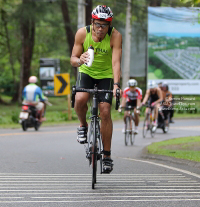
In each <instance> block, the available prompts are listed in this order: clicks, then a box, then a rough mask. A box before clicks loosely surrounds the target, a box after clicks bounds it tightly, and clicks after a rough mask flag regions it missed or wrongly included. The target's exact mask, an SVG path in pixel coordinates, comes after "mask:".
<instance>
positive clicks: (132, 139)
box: [130, 120, 135, 145]
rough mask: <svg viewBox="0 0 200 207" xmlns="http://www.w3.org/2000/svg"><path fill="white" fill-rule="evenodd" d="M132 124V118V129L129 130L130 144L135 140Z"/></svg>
mask: <svg viewBox="0 0 200 207" xmlns="http://www.w3.org/2000/svg"><path fill="white" fill-rule="evenodd" d="M133 125H134V120H132V131H131V132H130V142H131V145H133V144H134V142H135V133H133Z"/></svg>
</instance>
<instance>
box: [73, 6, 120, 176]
mask: <svg viewBox="0 0 200 207" xmlns="http://www.w3.org/2000/svg"><path fill="white" fill-rule="evenodd" d="M112 19H113V13H112V11H111V9H110V8H109V7H107V6H101V5H99V6H97V7H96V8H95V9H94V10H93V11H92V21H91V25H90V26H87V27H83V28H80V29H79V30H78V31H77V33H76V36H75V43H74V47H73V50H72V56H71V60H70V61H71V65H72V66H74V67H80V68H79V74H78V79H77V82H76V87H79V88H86V89H89V88H94V84H98V88H99V89H106V90H113V95H114V96H115V95H116V89H117V88H120V84H119V83H120V71H121V68H120V67H121V66H120V62H121V54H122V35H121V34H120V33H119V32H118V31H117V30H116V29H115V28H114V27H111V22H112ZM90 45H92V46H93V47H94V61H93V63H92V66H91V67H87V66H86V65H85V64H84V63H87V62H88V58H89V53H88V52H87V50H88V47H89V46H90ZM113 80H114V82H113ZM120 93H121V90H120ZM88 100H89V94H88V93H77V94H76V97H75V111H76V113H77V115H78V118H79V121H80V127H79V128H78V136H77V141H78V142H79V143H81V144H84V143H86V142H87V131H88V124H87V121H86V112H87V110H88V107H87V102H88ZM99 103H100V104H99V110H100V116H101V135H102V141H103V148H104V159H103V171H104V172H107V173H109V172H111V171H112V169H113V163H112V162H113V160H112V159H111V158H110V155H111V138H112V120H111V104H112V95H111V94H101V95H100V96H99Z"/></svg>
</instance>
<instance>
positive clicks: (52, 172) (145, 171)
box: [0, 119, 200, 207]
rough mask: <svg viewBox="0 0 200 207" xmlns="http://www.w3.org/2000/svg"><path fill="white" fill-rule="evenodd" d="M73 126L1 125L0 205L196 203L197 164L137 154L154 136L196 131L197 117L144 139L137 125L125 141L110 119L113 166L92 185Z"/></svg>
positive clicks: (199, 196) (165, 206)
mask: <svg viewBox="0 0 200 207" xmlns="http://www.w3.org/2000/svg"><path fill="white" fill-rule="evenodd" d="M140 126H142V124H141V125H140ZM76 128H77V125H74V124H73V125H71V124H70V125H66V126H55V127H41V128H40V130H39V131H38V132H35V131H34V129H28V131H27V132H23V131H22V130H21V129H0V157H1V159H0V166H1V168H0V206H12V207H14V206H20V207H24V206H26V207H32V206H37V207H40V206H42V207H43V206H45V207H46V206H48V207H49V206H51V207H57V206H67V207H68V206H77V207H78V206H106V207H107V206H119V207H121V206H122V205H123V206H137V207H143V206H145V207H146V206H148V207H151V206H152V207H157V206H158V207H160V206H162V207H169V206H176V207H177V206H184V207H188V206H190V207H191V206H195V207H196V206H199V202H200V169H199V168H195V167H192V166H189V165H185V164H184V163H174V162H170V161H162V160H152V159H144V158H142V157H141V156H142V150H143V148H144V147H145V146H146V145H148V144H150V143H152V142H157V141H161V140H165V139H171V138H176V137H183V136H196V135H200V120H199V119H191V120H176V123H175V124H172V125H171V127H170V130H169V133H168V134H163V132H162V130H161V129H158V130H157V132H156V135H155V137H154V138H151V137H150V134H148V135H147V138H145V139H143V138H142V131H141V128H139V131H140V133H139V135H138V136H137V137H136V140H135V144H134V146H130V145H128V146H125V145H124V138H123V134H122V132H121V131H122V128H123V123H122V122H121V121H119V122H114V129H113V140H112V158H113V160H114V170H113V172H112V173H111V174H110V175H101V174H98V177H97V184H96V189H95V190H92V189H91V167H89V165H88V162H87V161H86V159H85V150H84V145H80V144H79V143H78V142H77V141H76Z"/></svg>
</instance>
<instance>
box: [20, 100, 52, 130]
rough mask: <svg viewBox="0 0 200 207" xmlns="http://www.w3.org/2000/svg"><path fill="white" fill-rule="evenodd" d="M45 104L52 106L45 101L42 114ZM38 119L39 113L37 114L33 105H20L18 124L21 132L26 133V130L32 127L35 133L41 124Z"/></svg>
mask: <svg viewBox="0 0 200 207" xmlns="http://www.w3.org/2000/svg"><path fill="white" fill-rule="evenodd" d="M46 104H48V105H50V106H52V104H51V103H49V102H48V101H45V110H44V114H45V112H46ZM39 119H40V113H39V112H38V110H37V109H36V107H35V106H34V105H33V104H23V105H22V110H21V112H20V114H19V123H20V124H21V125H22V129H23V131H26V130H27V128H31V127H34V128H35V130H36V131H37V130H38V129H39V127H40V126H41V124H42V122H40V121H39Z"/></svg>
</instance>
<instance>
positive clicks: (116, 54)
mask: <svg viewBox="0 0 200 207" xmlns="http://www.w3.org/2000/svg"><path fill="white" fill-rule="evenodd" d="M121 56H122V35H121V34H120V33H119V32H118V31H117V30H114V31H113V34H112V68H113V75H114V83H119V82H120V77H121Z"/></svg>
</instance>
